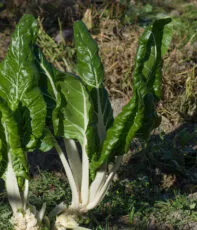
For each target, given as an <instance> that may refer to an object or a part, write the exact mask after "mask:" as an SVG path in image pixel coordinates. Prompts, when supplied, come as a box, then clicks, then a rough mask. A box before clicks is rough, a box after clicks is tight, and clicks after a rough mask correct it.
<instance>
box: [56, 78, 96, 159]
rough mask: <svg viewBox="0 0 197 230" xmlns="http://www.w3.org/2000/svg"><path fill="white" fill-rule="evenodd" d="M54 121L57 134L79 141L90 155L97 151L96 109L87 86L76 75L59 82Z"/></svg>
mask: <svg viewBox="0 0 197 230" xmlns="http://www.w3.org/2000/svg"><path fill="white" fill-rule="evenodd" d="M57 88H58V98H57V107H56V109H55V110H54V113H53V122H54V127H55V131H56V134H57V135H60V136H64V137H65V138H67V139H74V140H77V141H79V143H80V144H81V147H82V149H83V150H85V151H86V153H87V154H88V155H90V154H91V153H95V151H96V138H95V136H96V135H95V122H94V111H93V107H92V104H91V99H90V97H89V94H88V92H87V90H86V87H85V86H84V84H83V83H82V82H81V80H80V79H79V78H77V77H75V76H74V75H71V74H66V77H65V79H64V81H59V82H57Z"/></svg>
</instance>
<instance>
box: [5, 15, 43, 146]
mask: <svg viewBox="0 0 197 230" xmlns="http://www.w3.org/2000/svg"><path fill="white" fill-rule="evenodd" d="M37 31H38V26H37V22H36V20H35V18H34V17H33V16H31V15H25V16H23V17H22V18H21V20H20V22H19V23H18V25H17V26H16V29H15V31H14V33H13V36H12V39H11V43H10V46H9V49H8V53H7V55H6V57H5V59H4V61H3V62H2V63H1V64H0V81H1V84H0V96H1V97H2V98H4V99H5V100H6V102H7V103H8V106H9V107H10V108H11V110H12V111H14V112H15V119H16V120H17V122H18V123H19V124H21V125H22V124H23V126H25V127H24V130H26V131H27V130H28V135H27V132H24V133H23V132H22V133H21V135H23V136H22V139H23V141H22V142H23V143H24V144H25V146H23V147H26V148H27V149H33V148H34V147H35V146H36V144H37V140H38V139H39V138H40V137H41V136H42V134H43V128H44V126H45V116H46V105H45V101H44V99H43V96H42V93H41V91H40V89H39V87H38V80H39V73H38V71H37V69H36V66H35V60H34V59H35V58H34V51H33V49H34V44H35V40H36V36H37ZM28 118H29V119H28ZM29 130H30V131H29Z"/></svg>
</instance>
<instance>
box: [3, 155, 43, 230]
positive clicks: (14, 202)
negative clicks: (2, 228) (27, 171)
mask: <svg viewBox="0 0 197 230" xmlns="http://www.w3.org/2000/svg"><path fill="white" fill-rule="evenodd" d="M5 185H6V191H7V195H8V201H9V203H10V206H11V208H12V211H13V216H12V217H11V219H10V222H11V224H12V225H13V227H14V229H15V230H39V229H40V224H41V222H42V220H43V217H44V213H45V210H46V204H43V207H42V208H41V210H40V212H39V211H37V210H36V208H35V207H33V206H30V205H29V204H28V193H29V181H28V180H27V179H26V180H25V184H24V190H23V191H21V190H20V189H19V186H18V182H17V178H16V175H15V172H14V169H13V166H12V159H11V154H10V152H9V153H8V167H7V171H6V173H5Z"/></svg>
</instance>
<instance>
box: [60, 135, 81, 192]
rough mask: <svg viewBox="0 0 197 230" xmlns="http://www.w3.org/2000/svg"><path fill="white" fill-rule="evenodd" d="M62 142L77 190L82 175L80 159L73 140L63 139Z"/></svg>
mask: <svg viewBox="0 0 197 230" xmlns="http://www.w3.org/2000/svg"><path fill="white" fill-rule="evenodd" d="M64 144H65V148H66V153H67V156H68V161H69V165H70V168H71V170H72V173H73V177H74V180H75V183H76V186H77V189H78V192H79V191H80V189H81V175H82V162H81V159H80V155H79V151H78V149H77V146H76V143H75V141H74V140H72V139H64ZM79 193H80V192H79Z"/></svg>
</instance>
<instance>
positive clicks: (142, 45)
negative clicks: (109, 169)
mask: <svg viewBox="0 0 197 230" xmlns="http://www.w3.org/2000/svg"><path fill="white" fill-rule="evenodd" d="M170 21H171V20H170V19H169V18H166V19H159V20H156V21H155V22H154V23H153V24H152V25H151V26H149V27H148V28H147V29H146V30H145V31H144V33H143V35H142V37H141V38H140V41H139V46H138V50H137V54H136V60H135V69H134V73H133V91H134V93H133V97H132V99H131V101H130V102H129V103H128V104H127V105H126V106H125V107H124V108H123V110H122V112H121V113H120V114H119V115H118V116H117V117H116V119H115V121H114V123H113V126H112V127H111V128H110V129H109V130H108V131H107V137H106V140H105V141H104V144H103V148H102V152H101V155H100V157H99V158H97V159H96V158H95V160H94V161H93V162H92V164H91V170H92V172H93V173H94V170H96V169H97V168H99V167H100V166H101V165H102V164H103V163H104V162H106V161H107V160H108V159H109V158H110V159H113V157H114V156H115V155H120V154H124V153H125V152H126V151H127V150H128V148H129V145H130V142H131V140H132V138H133V137H135V136H140V137H143V138H145V139H146V138H147V137H148V136H149V134H150V131H151V130H152V129H153V128H155V127H156V126H157V125H158V124H159V117H158V116H157V114H156V111H155V102H156V101H157V100H158V99H159V97H160V95H161V67H162V55H163V54H164V53H165V51H166V50H167V45H169V41H170V40H171V35H172V33H171V31H170V30H165V26H166V25H167V24H168V23H169V22H170ZM164 33H165V34H164ZM110 159H109V160H110Z"/></svg>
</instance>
